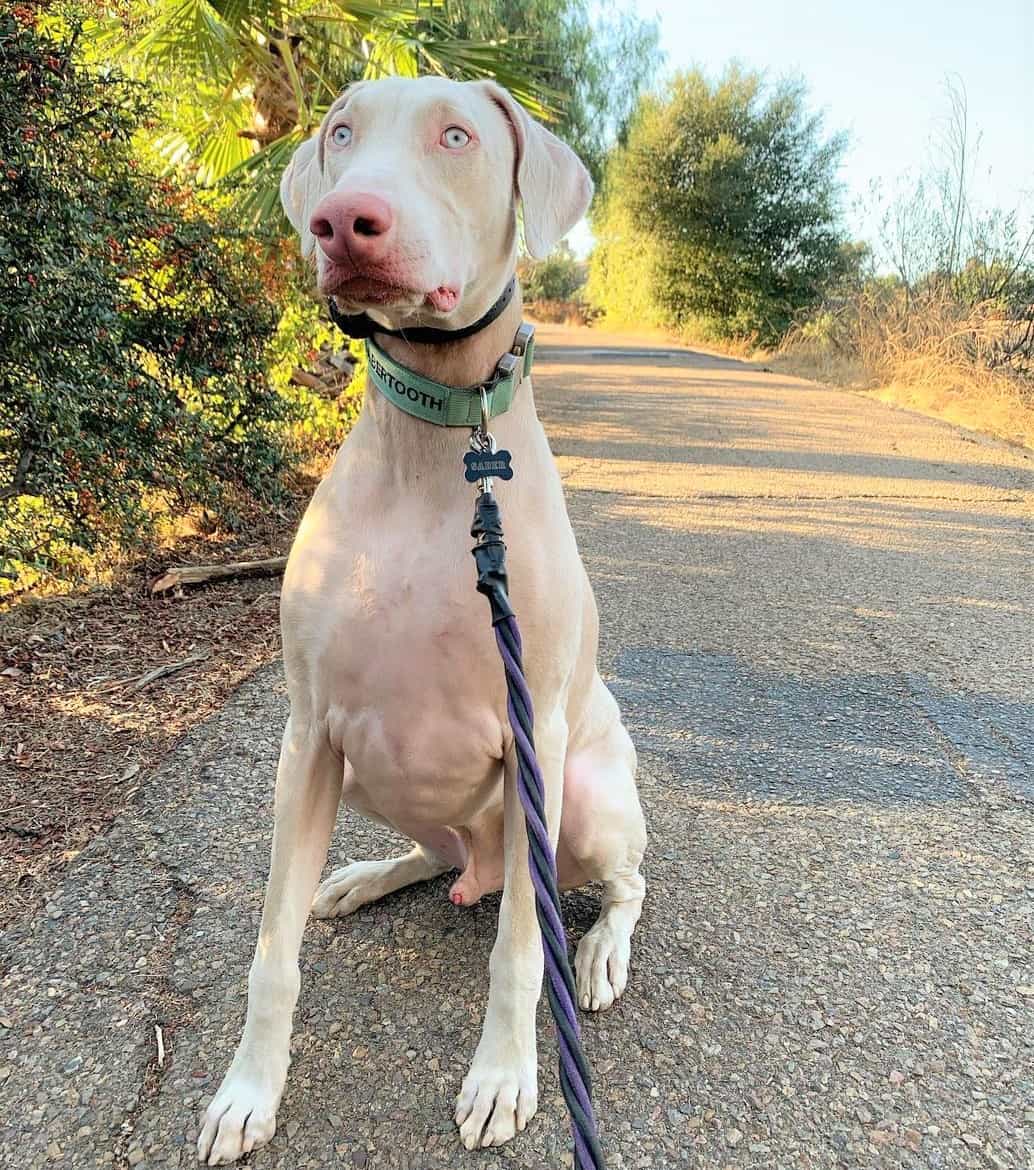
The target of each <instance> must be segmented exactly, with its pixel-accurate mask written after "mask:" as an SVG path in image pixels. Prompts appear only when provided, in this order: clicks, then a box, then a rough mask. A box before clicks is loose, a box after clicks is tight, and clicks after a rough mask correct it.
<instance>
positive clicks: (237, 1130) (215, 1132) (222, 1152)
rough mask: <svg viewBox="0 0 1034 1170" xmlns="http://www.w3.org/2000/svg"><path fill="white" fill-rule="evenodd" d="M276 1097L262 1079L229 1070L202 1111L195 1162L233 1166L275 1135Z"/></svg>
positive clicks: (270, 1087) (277, 1100)
mask: <svg viewBox="0 0 1034 1170" xmlns="http://www.w3.org/2000/svg"><path fill="white" fill-rule="evenodd" d="M278 1104H279V1093H276V1092H274V1091H273V1088H272V1086H271V1085H269V1084H268V1083H264V1080H263V1078H261V1077H252V1076H250V1075H248V1074H247V1073H245V1072H243V1071H235V1070H234V1069H232V1068H231V1069H230V1071H229V1072H228V1073H227V1074H226V1076H225V1078H224V1079H223V1083H222V1084H221V1085H220V1086H219V1091H218V1092H217V1093H216V1095H215V1096H214V1097H213V1098H212V1103H211V1104H210V1105H209V1106H208V1108H207V1109H206V1110H205V1114H204V1117H202V1119H201V1132H200V1134H198V1139H197V1159H198V1161H199V1162H202V1163H203V1164H205V1165H206V1166H225V1165H227V1164H228V1163H230V1162H236V1161H237V1159H238V1158H241V1157H243V1156H244V1155H245V1154H247V1153H248V1152H249V1151H250V1150H257V1149H258V1148H259V1146H264V1145H265V1144H266V1142H268V1141H269V1140H270V1139H271V1138H272V1136H273V1135H274V1134H275V1133H276V1107H277V1105H278Z"/></svg>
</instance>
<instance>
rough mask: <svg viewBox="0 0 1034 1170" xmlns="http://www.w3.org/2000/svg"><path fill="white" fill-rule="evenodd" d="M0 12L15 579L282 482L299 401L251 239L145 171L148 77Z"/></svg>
mask: <svg viewBox="0 0 1034 1170" xmlns="http://www.w3.org/2000/svg"><path fill="white" fill-rule="evenodd" d="M38 19H39V18H38V17H37V16H36V15H34V13H33V10H32V9H30V8H29V7H28V6H27V5H22V6H19V7H17V8H15V9H12V10H8V11H6V12H4V13H3V14H0V265H2V272H3V277H4V278H3V281H2V282H0V546H2V547H0V553H2V555H3V558H4V560H5V562H6V564H7V567H6V570H5V573H6V576H7V577H8V578H11V577H17V576H18V575H19V574H24V573H25V572H26V571H30V572H31V570H32V568H36V569H53V568H55V567H60V564H61V563H62V562H65V561H68V560H69V559H70V558H73V559H74V556H75V555H77V553H76V550H89V549H92V548H96V547H97V546H98V545H100V544H106V543H109V542H112V543H120V544H125V543H130V542H132V541H134V540H136V539H138V538H140V537H141V536H142V535H143V534H145V533H146V532H147V531H148V530H149V528H150V527H151V525H152V523H153V517H154V512H155V505H156V504H162V505H164V506H166V507H172V508H173V509H174V510H186V509H188V508H190V507H192V506H195V505H199V504H200V505H204V506H206V507H209V508H211V509H213V510H215V511H216V512H217V513H218V510H219V508H220V506H221V503H222V501H223V499H224V497H225V494H226V493H225V492H224V488H225V487H226V486H227V485H229V484H235V485H240V486H243V487H244V488H246V489H247V490H248V491H250V492H252V493H254V494H257V495H258V496H260V497H269V496H273V495H276V494H277V493H278V492H279V490H280V478H279V475H280V472H281V470H282V468H283V467H284V464H285V455H286V453H285V441H284V427H285V425H287V424H288V423H289V422H290V421H291V419H292V418H293V417H295V416H296V415H297V414H298V406H297V404H292V403H290V402H288V401H287V400H286V399H285V398H284V397H283V396H281V395H279V394H278V393H277V391H276V388H275V387H274V386H273V385H272V384H271V382H270V380H269V379H268V378H267V376H266V373H265V352H266V347H267V344H268V343H269V342H270V340H271V338H273V336H274V331H275V329H276V326H277V320H278V316H279V312H278V308H277V306H276V305H275V304H273V303H271V300H270V297H269V295H268V292H267V290H266V289H265V288H264V287H263V284H262V282H261V275H260V265H259V264H258V263H257V260H256V246H255V243H254V241H253V240H250V239H248V238H244V237H243V236H241V235H238V234H237V233H236V232H235V230H234V229H233V227H232V225H230V224H228V223H227V222H225V220H224V217H223V215H222V214H221V213H220V211H219V209H218V206H217V205H215V204H214V202H213V203H209V204H207V205H206V204H204V203H202V202H201V201H200V200H199V199H198V197H197V196H196V195H195V194H193V193H192V191H191V190H190V189H188V188H185V187H183V186H181V185H179V184H177V183H175V182H173V181H171V180H169V179H160V178H157V177H155V176H154V175H153V174H149V173H147V170H146V167H145V166H143V165H142V164H141V163H140V162H139V160H138V158H137V157H136V156H135V154H134V150H133V146H132V136H133V134H134V132H135V131H136V130H137V129H138V128H139V127H140V126H141V124H142V123H143V122H144V120H145V119H146V118H147V115H148V104H147V95H146V93H145V92H144V91H143V90H142V89H141V88H140V86H139V85H137V84H135V83H132V82H130V81H128V80H127V79H126V78H124V77H123V76H121V75H120V74H119V73H118V72H116V71H114V70H111V69H107V68H90V67H86V66H84V65H83V64H82V63H81V62H80V61H79V59H78V58H77V55H76V51H75V46H76V40H77V36H78V32H77V30H75V29H72V30H70V31H69V32H67V33H54V34H48V33H46V32H44V31H42V30H41V27H40V26H39V23H38Z"/></svg>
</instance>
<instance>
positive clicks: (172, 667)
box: [126, 654, 208, 694]
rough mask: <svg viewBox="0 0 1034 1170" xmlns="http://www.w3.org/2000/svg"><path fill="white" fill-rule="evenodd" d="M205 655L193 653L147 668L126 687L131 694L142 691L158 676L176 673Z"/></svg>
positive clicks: (192, 664)
mask: <svg viewBox="0 0 1034 1170" xmlns="http://www.w3.org/2000/svg"><path fill="white" fill-rule="evenodd" d="M207 657H208V655H207V654H193V655H191V657H190V658H184V659H183V661H182V662H167V663H166V664H165V665H164V666H156V667H155V668H154V670H149V671H148V672H147V673H146V674H142V675H141V676H140V677H139V678H137V679H133V680H131V683H130V684H127V686H126V689H127V690H128V691H129V692H130V693H131V694H136V692H137V691H142V690H143V689H144V687H149V686H150V685H151V683H153V682H157V681H158V679H160V678H166V677H167V676H168V675H170V674H178V673H179V672H180V671H181V670H186V669H187V667H188V666H197V664H198V663H199V662H204V661H205V659H206V658H207Z"/></svg>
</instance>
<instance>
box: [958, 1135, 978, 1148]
mask: <svg viewBox="0 0 1034 1170" xmlns="http://www.w3.org/2000/svg"><path fill="white" fill-rule="evenodd" d="M962 1140H963V1141H964V1142H965V1143H966V1145H967V1146H970V1147H972V1148H974V1149H975V1148H976V1147H977V1146H979V1145H980V1138H978V1137H977V1135H976V1134H975V1133H964V1134H962Z"/></svg>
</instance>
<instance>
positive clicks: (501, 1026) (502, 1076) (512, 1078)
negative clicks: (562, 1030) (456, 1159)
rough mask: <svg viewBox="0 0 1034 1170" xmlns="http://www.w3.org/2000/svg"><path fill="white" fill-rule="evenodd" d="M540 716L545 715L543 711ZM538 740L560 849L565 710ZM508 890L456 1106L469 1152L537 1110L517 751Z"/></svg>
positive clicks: (530, 891) (509, 775) (536, 967)
mask: <svg viewBox="0 0 1034 1170" xmlns="http://www.w3.org/2000/svg"><path fill="white" fill-rule="evenodd" d="M537 714H538V713H537ZM535 743H536V749H537V754H538V759H539V765H540V767H541V769H542V775H543V779H544V781H545V786H546V821H547V824H548V827H549V835H550V837H551V839H552V842H553V847H554V849H555V848H556V841H557V836H558V834H559V830H560V806H561V801H562V795H563V774H564V755H565V751H566V745H567V725H566V722H565V721H564V718H563V715H562V714H561V713H560V712H552V713H550V712H547V714H546V718H544V719H543V718H542V717H541V715H538V718H537V720H536V725H535ZM503 784H504V834H503V836H504V845H503V849H504V854H505V856H504V875H505V876H504V885H503V900H502V905H501V906H500V908H499V932H498V934H497V936H496V941H495V945H494V946H493V948H492V957H491V960H490V962H489V987H488V1008H487V1010H486V1012H485V1024H484V1027H483V1029H482V1031H481V1040H480V1042H479V1044H478V1046H477V1051H476V1052H475V1054H474V1060H473V1062H472V1064H471V1066H470V1072H469V1073H468V1074H467V1077H466V1079H465V1080H464V1082H463V1088H462V1089H461V1090H460V1095H459V1098H458V1100H457V1102H456V1122H457V1124H458V1125H459V1127H460V1137H461V1139H462V1141H463V1144H464V1145H465V1146H466V1147H467V1149H468V1150H472V1149H474V1148H475V1147H476V1146H498V1145H502V1144H503V1143H504V1142H508V1141H509V1140H510V1139H511V1138H512V1137H513V1135H514V1133H515V1132H516V1131H517V1130H520V1129H524V1127H525V1126H526V1125H527V1123H528V1121H529V1120H530V1119H531V1117H532V1116H533V1115H534V1113H535V1110H536V1108H537V1107H538V1062H537V1053H536V1045H535V1009H536V1005H537V1004H538V999H539V995H540V993H541V991H542V938H541V936H540V934H539V926H538V919H537V918H536V916H535V891H534V888H533V887H532V884H531V874H530V871H529V869H528V834H527V830H526V828H525V824H524V814H523V812H522V810H521V805H520V800H519V798H518V795H517V761H516V756H515V754H514V751H513V749H512V748H511V749H510V750H509V751H508V752H507V754H506V760H505V764H504V779H503Z"/></svg>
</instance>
